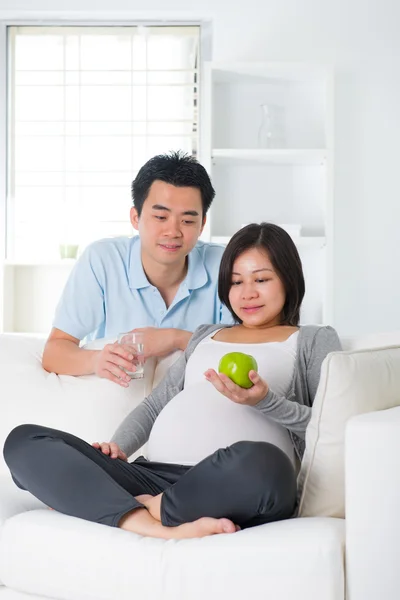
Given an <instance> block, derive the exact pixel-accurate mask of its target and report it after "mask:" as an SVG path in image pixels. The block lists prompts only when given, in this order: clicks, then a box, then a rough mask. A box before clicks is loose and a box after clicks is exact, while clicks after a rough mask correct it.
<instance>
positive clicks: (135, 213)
mask: <svg viewBox="0 0 400 600" xmlns="http://www.w3.org/2000/svg"><path fill="white" fill-rule="evenodd" d="M130 218H131V223H132V227H133V229H136V230H139V213H138V211H137V208H135V207H134V206H132V208H131V212H130Z"/></svg>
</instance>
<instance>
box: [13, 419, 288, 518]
mask: <svg viewBox="0 0 400 600" xmlns="http://www.w3.org/2000/svg"><path fill="white" fill-rule="evenodd" d="M4 458H5V461H6V463H7V465H8V467H9V469H10V471H11V475H12V477H13V480H14V481H15V483H16V484H17V486H18V487H20V488H21V489H24V490H28V491H29V492H31V493H32V494H33V495H34V496H36V497H37V498H39V500H41V501H42V502H44V503H45V504H47V505H48V506H51V507H52V508H54V509H55V510H58V511H59V512H62V513H65V514H67V515H71V516H74V517H80V518H81V519H86V520H88V521H94V522H96V523H103V524H105V525H111V526H114V527H117V526H118V523H119V521H120V520H121V518H122V517H123V516H124V515H125V514H126V513H128V512H129V511H131V510H132V509H134V508H139V507H142V506H143V504H141V503H140V502H138V501H137V500H136V499H135V498H134V496H139V495H140V494H151V495H153V496H155V495H157V494H160V493H161V492H164V493H163V497H162V501H161V522H162V524H163V525H167V526H175V525H181V524H182V523H186V522H190V521H194V520H196V519H199V518H200V517H205V516H209V517H216V518H220V517H227V518H229V519H231V520H232V521H233V522H234V523H236V524H237V525H240V527H242V528H245V527H252V526H254V525H260V524H261V523H268V522H271V521H279V520H281V519H287V518H289V517H291V516H292V515H293V513H294V509H295V503H296V474H295V470H294V468H293V466H292V463H291V462H290V460H289V458H288V457H287V456H286V454H285V453H284V452H282V450H280V449H279V448H277V447H276V446H274V445H273V444H268V443H266V442H247V441H243V442H237V443H235V444H232V446H228V447H227V448H221V449H219V450H217V451H216V452H214V453H213V454H211V455H210V456H208V457H207V458H205V459H204V460H202V461H201V462H199V463H198V464H197V465H195V466H193V467H191V466H184V465H176V464H168V463H159V462H150V461H148V460H146V459H145V458H144V457H143V456H141V457H139V458H137V459H136V460H135V461H133V462H131V463H128V462H125V461H123V460H120V459H115V458H110V457H109V456H107V455H106V454H103V453H102V452H101V450H98V449H96V448H93V446H91V445H90V444H88V443H87V442H85V441H83V440H81V439H79V438H77V437H75V436H74V435H71V434H69V433H64V432H63V431H58V430H56V429H50V428H48V427H42V426H40V425H20V426H19V427H16V428H15V429H13V430H12V432H11V433H10V435H9V436H8V437H7V439H6V442H5V444H4Z"/></svg>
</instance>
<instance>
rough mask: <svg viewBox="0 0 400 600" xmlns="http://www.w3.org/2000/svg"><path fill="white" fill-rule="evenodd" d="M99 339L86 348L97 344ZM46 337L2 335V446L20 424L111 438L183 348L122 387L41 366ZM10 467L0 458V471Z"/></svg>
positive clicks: (372, 340) (371, 341) (350, 341)
mask: <svg viewBox="0 0 400 600" xmlns="http://www.w3.org/2000/svg"><path fill="white" fill-rule="evenodd" d="M389 339H390V340H391V342H392V343H394V340H395V339H396V340H397V341H398V342H399V344H400V333H397V334H395V333H393V334H391V333H389V334H384V335H383V336H364V337H363V338H357V337H354V338H346V339H345V340H344V345H345V348H357V347H359V346H360V344H361V343H364V345H366V346H367V347H373V346H374V345H375V346H379V345H382V344H383V343H384V342H387V340H389ZM109 341H110V340H98V341H96V342H93V343H91V344H90V345H89V346H87V347H88V348H92V347H97V348H101V347H103V346H104V344H105V343H107V342H109ZM44 343H45V340H43V339H39V338H33V337H29V336H24V335H19V334H0V403H1V404H0V445H1V447H2V446H3V444H4V441H5V439H6V437H7V435H8V433H9V432H10V431H11V429H13V428H14V427H16V426H17V425H19V424H21V423H38V424H42V425H47V426H49V427H55V428H57V429H63V430H66V431H69V432H71V433H73V434H75V435H78V436H79V437H81V438H83V439H85V440H86V441H88V442H90V443H91V442H94V441H105V440H109V439H110V437H111V435H112V434H113V433H114V431H115V429H116V428H117V426H118V425H119V423H120V422H121V421H122V420H123V419H124V418H125V416H126V415H127V414H128V413H129V412H130V411H131V410H132V409H133V408H135V407H136V406H137V405H138V404H139V403H140V402H141V401H142V400H143V398H144V397H145V396H146V395H148V394H149V393H150V391H151V389H152V387H153V386H154V385H157V384H158V383H159V381H160V380H161V379H162V377H163V375H164V374H165V373H166V372H167V370H168V368H169V367H170V366H171V364H172V363H173V362H174V361H175V360H177V358H178V357H179V356H180V354H181V352H175V353H173V354H171V355H170V356H168V357H166V358H164V359H161V360H158V361H156V360H154V359H152V360H150V361H147V362H146V365H145V378H144V380H142V381H140V380H138V381H132V382H131V384H130V386H129V388H122V387H120V386H118V385H116V384H114V383H112V382H110V381H107V380H105V379H99V378H98V377H96V376H95V375H88V376H83V377H71V376H68V375H59V376H58V375H55V374H54V373H52V374H50V373H47V372H46V371H44V370H43V368H42V365H41V357H42V352H43V347H44ZM4 471H6V472H8V469H7V468H6V465H5V464H4V461H3V456H2V453H1V457H0V474H1V473H2V472H4Z"/></svg>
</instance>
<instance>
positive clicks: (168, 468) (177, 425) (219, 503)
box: [4, 223, 340, 539]
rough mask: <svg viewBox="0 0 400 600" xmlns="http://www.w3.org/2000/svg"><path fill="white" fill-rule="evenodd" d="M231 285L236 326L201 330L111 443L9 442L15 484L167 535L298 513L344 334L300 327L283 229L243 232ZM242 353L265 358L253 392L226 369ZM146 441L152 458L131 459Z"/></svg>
mask: <svg viewBox="0 0 400 600" xmlns="http://www.w3.org/2000/svg"><path fill="white" fill-rule="evenodd" d="M218 291H219V295H220V298H221V300H222V302H223V303H224V304H225V305H226V306H227V307H228V308H229V310H230V311H231V313H232V315H233V317H234V319H235V322H236V324H235V325H233V326H227V327H220V326H218V325H202V326H200V327H199V328H198V329H197V330H196V331H195V332H194V333H193V336H192V338H191V340H190V342H189V344H188V347H187V349H186V351H185V352H184V354H183V355H182V356H181V357H180V358H179V359H178V361H177V362H176V363H175V364H174V365H173V366H172V368H171V369H170V370H169V372H168V374H167V375H166V376H165V378H164V379H163V380H162V381H161V383H160V384H159V386H158V387H157V388H155V389H154V390H153V392H152V393H151V394H150V396H148V397H147V398H146V399H145V400H144V401H143V402H142V403H141V404H140V405H139V406H138V407H137V408H135V409H134V410H133V411H132V412H131V413H130V414H129V415H128V416H127V417H126V418H125V420H124V421H123V422H122V423H121V425H120V426H119V428H118V429H117V431H116V432H115V434H114V435H113V437H112V441H111V442H107V443H106V442H103V443H100V444H99V443H94V444H92V445H90V444H88V443H86V442H85V441H83V440H81V439H79V438H77V437H75V436H73V435H71V434H69V433H65V432H62V431H57V430H55V429H50V428H47V427H42V426H40V425H20V426H19V427H16V428H15V429H14V430H13V431H12V432H11V433H10V435H9V436H8V438H7V440H6V443H5V446H4V457H5V460H6V462H7V464H8V466H9V468H10V471H11V474H12V477H13V479H14V481H15V483H16V484H17V485H18V486H19V487H20V488H22V489H25V490H28V491H30V492H31V493H32V494H34V495H35V496H36V497H37V498H39V499H40V500H42V501H43V502H44V503H45V504H47V505H48V506H50V507H52V508H53V509H55V510H58V511H60V512H62V513H65V514H68V515H72V516H76V517H80V518H82V519H87V520H90V521H94V522H97V523H102V524H105V525H109V526H113V527H120V528H122V529H125V530H128V531H133V532H135V533H138V534H141V535H147V536H152V537H159V538H164V539H168V538H188V537H203V536H206V535H213V534H218V533H234V532H235V531H237V530H238V529H239V528H246V527H252V526H255V525H259V524H262V523H268V522H271V521H277V520H281V519H286V518H290V517H292V516H294V515H295V510H296V461H299V460H301V457H302V455H303V452H304V438H305V431H306V427H307V424H308V422H309V419H310V415H311V407H312V404H313V401H314V397H315V394H316V390H317V387H318V383H319V378H320V371H321V363H322V361H323V360H324V358H325V357H326V356H327V354H328V353H329V352H332V351H335V350H340V342H339V338H338V336H337V334H336V332H335V330H334V329H332V328H331V327H328V326H317V325H304V326H299V321H300V306H301V302H302V300H303V296H304V277H303V271H302V265H301V261H300V257H299V255H298V252H297V249H296V246H295V245H294V243H293V241H292V239H291V238H290V236H289V235H288V234H287V233H286V232H285V231H284V230H283V229H281V228H280V227H278V226H276V225H272V224H269V223H261V224H260V225H258V224H251V225H248V226H246V227H244V228H243V229H241V230H239V231H238V232H237V233H236V234H235V235H234V236H233V237H232V239H231V241H230V242H229V244H228V245H227V247H226V250H225V253H224V255H223V257H222V261H221V266H220V274H219V287H218ZM232 351H241V352H245V353H247V354H251V355H252V356H254V357H255V359H256V360H257V363H258V373H257V372H255V371H250V374H249V377H250V379H251V381H252V383H253V386H252V387H251V388H249V389H244V388H241V387H239V386H237V385H236V384H235V383H233V382H232V381H231V380H230V379H229V378H228V377H227V376H225V375H223V374H222V373H218V364H219V361H220V359H221V357H222V356H223V355H225V354H226V353H228V352H232ZM146 442H148V447H147V450H148V451H147V458H145V457H143V456H141V457H139V458H137V459H136V460H134V461H133V462H128V459H127V458H128V457H129V456H131V455H132V454H133V453H134V452H136V451H137V450H139V449H140V448H141V447H142V446H143V445H144V444H145V443H146Z"/></svg>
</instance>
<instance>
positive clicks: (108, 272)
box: [53, 235, 232, 341]
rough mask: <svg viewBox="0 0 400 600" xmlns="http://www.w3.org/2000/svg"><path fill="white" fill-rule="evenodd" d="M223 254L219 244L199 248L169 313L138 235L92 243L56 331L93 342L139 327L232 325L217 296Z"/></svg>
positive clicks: (77, 267) (67, 291)
mask: <svg viewBox="0 0 400 600" xmlns="http://www.w3.org/2000/svg"><path fill="white" fill-rule="evenodd" d="M223 251H224V247H223V246H219V245H218V244H207V243H204V242H200V241H199V242H197V244H196V246H195V247H194V248H193V250H192V251H191V252H190V254H189V255H188V259H189V262H188V272H187V275H186V278H185V279H184V281H182V283H181V285H180V287H179V289H178V291H177V293H176V296H175V298H174V301H173V302H172V304H171V305H170V306H169V307H168V308H167V307H166V305H165V302H164V300H163V298H162V296H161V294H160V292H159V291H158V289H157V288H156V287H154V286H153V285H151V284H150V283H149V281H148V279H147V277H146V275H145V272H144V270H143V266H142V261H141V250H140V237H139V236H138V235H136V236H134V237H132V238H127V237H119V238H111V239H104V240H99V241H97V242H94V243H93V244H91V245H90V246H88V247H87V248H86V249H85V251H84V252H83V254H82V256H81V257H80V258H79V260H78V261H77V263H76V265H75V266H74V268H73V270H72V272H71V275H70V277H69V279H68V281H67V284H66V286H65V288H64V291H63V294H62V296H61V299H60V302H59V304H58V306H57V309H56V314H55V317H54V321H53V327H56V328H57V329H61V330H62V331H64V332H65V333H68V334H69V335H72V336H73V337H76V338H78V339H79V340H82V339H84V338H85V339H86V341H89V340H94V339H97V338H103V337H106V338H109V337H114V336H115V337H116V336H117V335H118V333H123V332H125V331H130V330H131V329H135V328H136V327H163V328H168V327H173V328H176V329H186V330H188V331H194V330H195V329H196V327H197V326H198V325H202V324H204V323H226V324H229V323H232V317H231V315H230V313H229V311H228V310H227V308H226V307H225V306H224V305H222V304H221V302H220V300H219V298H218V292H217V288H218V271H219V263H220V261H221V257H222V254H223Z"/></svg>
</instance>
